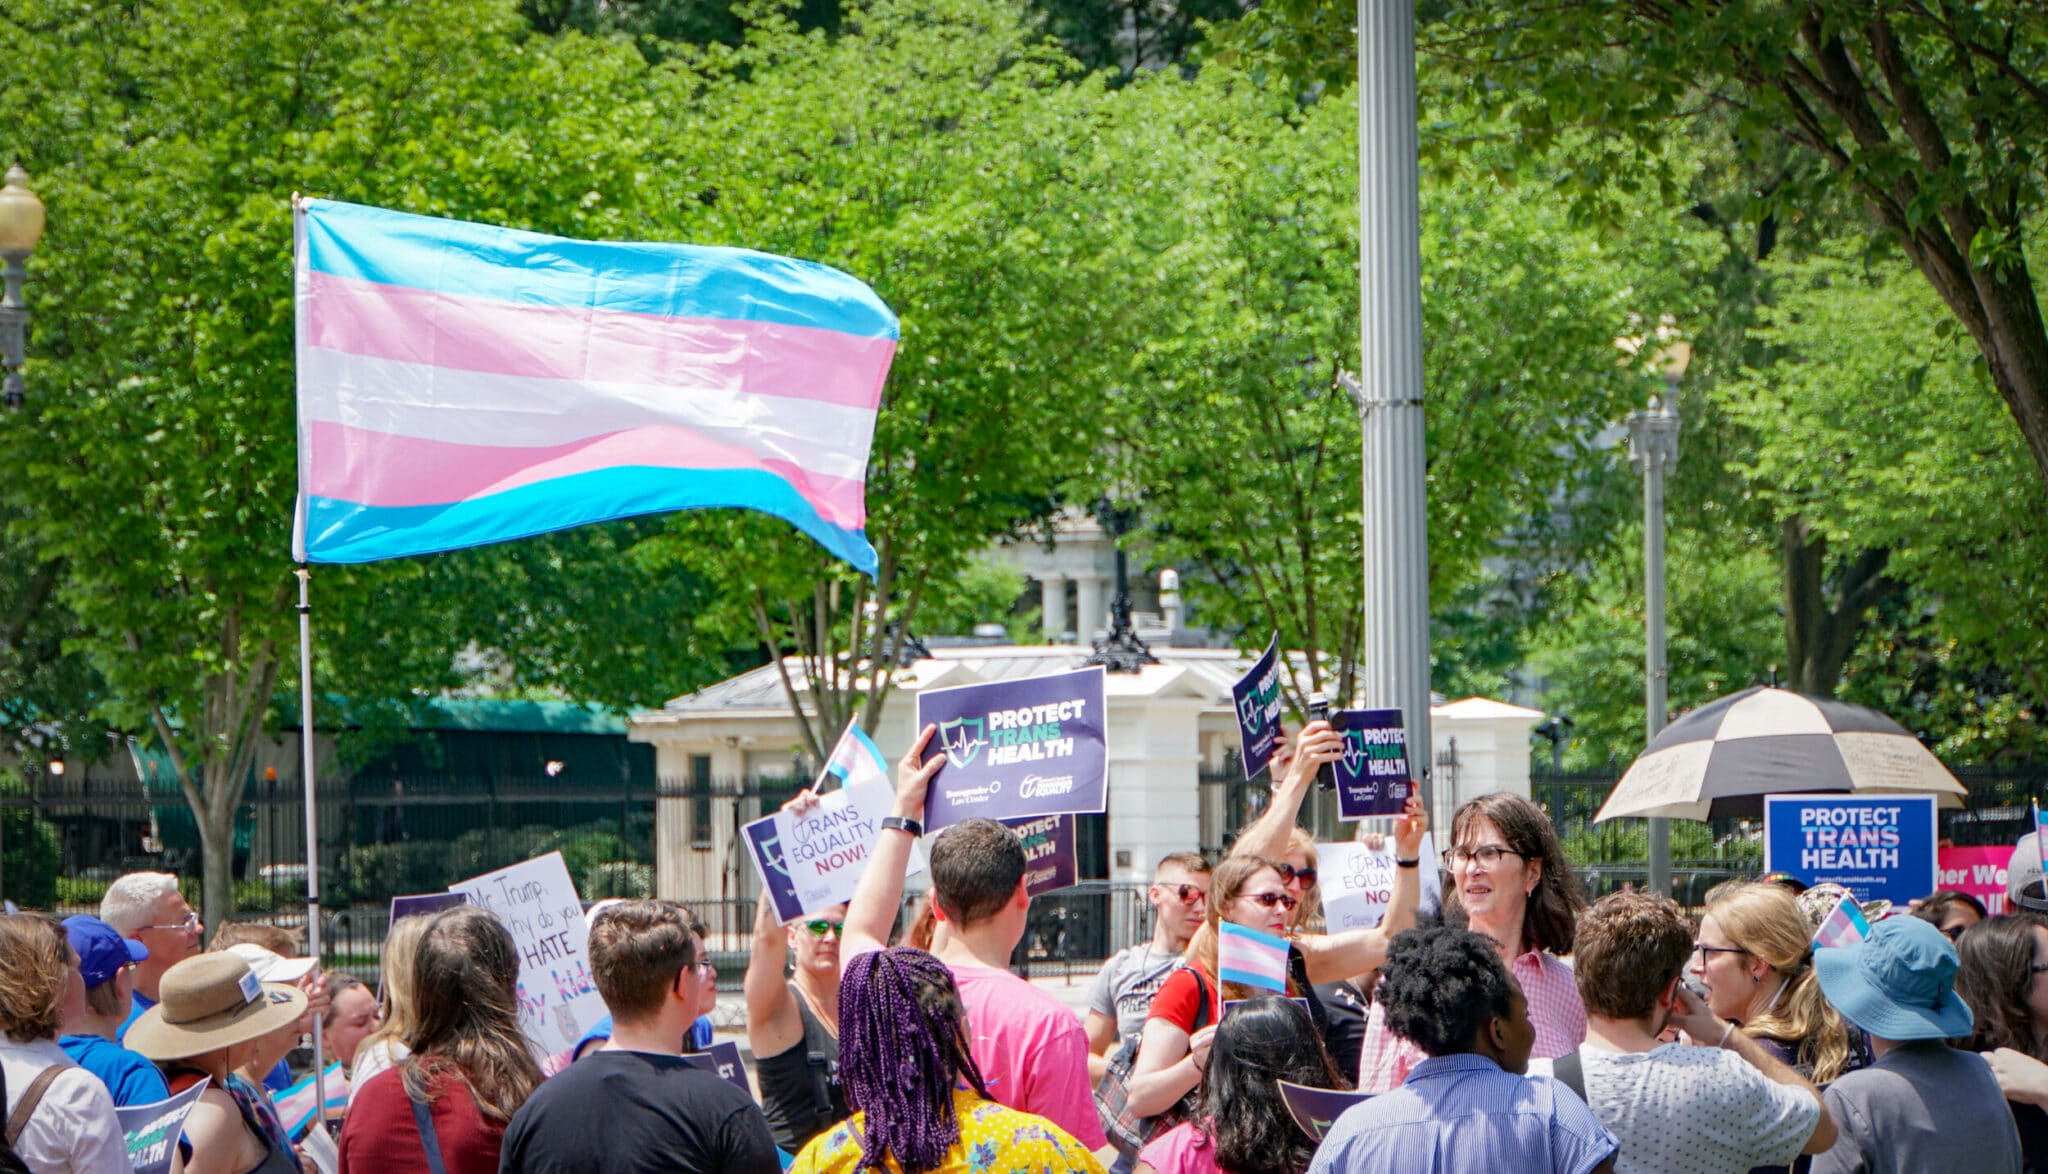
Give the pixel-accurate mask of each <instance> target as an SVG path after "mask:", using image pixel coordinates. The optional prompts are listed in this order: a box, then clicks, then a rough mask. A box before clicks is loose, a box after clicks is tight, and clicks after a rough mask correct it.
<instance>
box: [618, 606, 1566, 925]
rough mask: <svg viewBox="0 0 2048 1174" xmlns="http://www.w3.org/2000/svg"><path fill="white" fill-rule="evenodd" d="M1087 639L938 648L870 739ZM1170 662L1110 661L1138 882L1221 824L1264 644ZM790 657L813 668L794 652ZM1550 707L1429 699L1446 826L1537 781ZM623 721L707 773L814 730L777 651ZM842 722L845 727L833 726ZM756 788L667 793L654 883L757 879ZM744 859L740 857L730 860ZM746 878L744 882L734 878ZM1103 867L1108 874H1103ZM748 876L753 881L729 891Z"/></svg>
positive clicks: (903, 738) (1113, 750)
mask: <svg viewBox="0 0 2048 1174" xmlns="http://www.w3.org/2000/svg"><path fill="white" fill-rule="evenodd" d="M1089 652H1090V649H1089V648H1087V647H1084V646H1080V645H1075V644H1054V645H1044V646H1016V645H1001V646H974V647H957V648H939V649H934V650H933V652H932V656H931V657H930V658H929V659H925V660H919V661H916V662H914V663H913V664H911V665H910V666H908V667H907V668H905V669H903V670H902V671H901V672H900V673H899V674H898V675H897V677H896V684H895V690H894V693H893V695H892V696H891V698H890V700H889V703H888V705H887V706H886V708H885V709H884V710H883V714H882V721H881V724H880V726H879V728H877V729H876V730H875V743H876V745H877V746H878V747H879V748H880V749H881V751H882V753H883V754H884V756H886V757H887V758H888V759H889V760H890V761H891V762H892V763H893V762H894V761H895V760H896V759H897V758H900V757H901V756H902V755H903V753H904V751H905V750H906V749H908V747H909V745H910V741H911V738H912V737H913V735H914V734H915V733H916V731H915V729H914V728H913V723H914V721H915V719H916V713H917V704H916V698H915V694H916V693H917V691H918V690H920V689H928V688H944V687H949V686H954V685H966V684H973V683H977V682H984V681H999V680H1014V679H1021V678H1025V677H1035V676H1041V675H1044V674H1047V673H1054V672H1061V671H1065V670H1067V669H1072V668H1076V667H1079V666H1080V665H1081V663H1082V662H1083V661H1085V660H1087V658H1088V656H1089ZM1153 652H1154V654H1155V655H1156V656H1158V658H1159V659H1160V661H1161V662H1162V663H1160V664H1157V665H1153V666H1149V667H1147V668H1146V669H1145V670H1144V671H1143V672H1140V673H1111V674H1109V675H1108V680H1107V682H1106V686H1105V687H1106V691H1107V696H1106V700H1107V704H1108V718H1109V776H1110V777H1109V811H1108V812H1107V817H1108V818H1107V839H1108V856H1107V861H1108V876H1107V878H1106V879H1109V880H1113V881H1123V882H1134V881H1145V880H1149V879H1150V878H1151V870H1152V866H1153V864H1154V863H1155V862H1156V861H1157V860H1158V859H1159V857H1161V856H1163V855H1165V854H1166V853H1168V852H1175V851H1184V850H1187V849H1191V848H1195V847H1197V846H1199V845H1201V844H1204V843H1216V842H1218V841H1219V839H1220V833H1221V830H1222V829H1221V824H1222V821H1223V819H1224V812H1223V803H1224V801H1225V794H1224V792H1223V790H1222V789H1221V788H1214V787H1211V788H1207V789H1205V788H1203V787H1202V786H1201V785H1200V783H1199V778H1200V776H1201V774H1202V773H1203V771H1204V769H1205V768H1206V769H1208V770H1210V771H1212V772H1221V771H1223V770H1225V769H1227V768H1229V767H1231V766H1232V765H1234V764H1235V763H1236V762H1237V754H1238V736H1237V722H1236V718H1235V716H1234V712H1233V706H1232V704H1231V696H1230V687H1231V684H1232V683H1233V682H1234V681H1236V680H1237V679H1238V678H1239V677H1241V676H1243V675H1244V673H1245V672H1246V671H1247V670H1248V669H1249V668H1250V667H1251V662H1252V660H1253V659H1255V658H1256V653H1253V654H1246V653H1243V652H1239V651H1235V650H1230V649H1207V648H1171V647H1154V648H1153ZM788 668H789V671H790V672H791V673H792V676H793V678H794V679H797V680H801V679H802V668H801V666H800V665H798V664H796V663H795V662H794V661H792V662H791V663H790V664H789V666H788ZM1542 719H1543V714H1542V713H1540V712H1538V711H1536V710H1532V709H1523V708H1521V707H1519V706H1513V705H1505V704H1502V703H1500V702H1496V701H1488V700H1485V699H1483V698H1469V699H1467V700H1464V701H1459V702H1455V703H1452V704H1449V705H1440V706H1436V707H1434V708H1433V709H1432V711H1431V729H1432V731H1433V740H1434V742H1435V746H1434V747H1433V748H1432V749H1433V753H1432V755H1431V758H1432V761H1443V759H1444V757H1445V755H1447V754H1448V753H1449V752H1450V751H1451V750H1452V747H1453V746H1455V748H1456V751H1455V757H1456V759H1457V764H1458V765H1457V766H1456V767H1455V768H1454V769H1449V770H1445V771H1442V772H1440V775H1442V776H1449V779H1448V781H1449V782H1450V786H1449V787H1447V788H1446V787H1439V788H1438V790H1439V791H1442V792H1444V793H1442V794H1439V795H1438V796H1437V797H1436V804H1435V809H1434V814H1433V819H1434V820H1435V822H1436V823H1437V824H1438V825H1439V826H1441V825H1442V824H1443V822H1444V821H1445V820H1447V819H1448V817H1449V813H1450V812H1451V811H1452V810H1454V809H1455V807H1456V805H1457V804H1458V803H1460V802H1462V801H1464V800H1465V799H1467V798H1470V797H1471V796H1473V795H1480V794H1485V793H1487V792H1490V791H1499V790H1507V791H1514V792H1517V793H1519V794H1523V795H1526V794H1528V793H1529V731H1530V730H1531V728H1533V727H1534V726H1535V725H1536V723H1537V722H1539V721H1541V720H1542ZM627 736H628V737H629V738H630V739H631V740H633V741H636V742H645V743H649V744H651V745H653V746H654V748H655V755H656V760H655V771H656V774H657V775H658V776H659V777H661V778H664V779H687V780H691V781H692V782H693V783H696V784H700V785H709V784H711V783H714V782H724V781H728V780H754V779H759V778H762V777H764V776H766V777H782V776H786V775H787V774H788V773H789V771H790V766H791V761H792V758H793V757H794V756H795V752H796V750H797V748H798V747H800V746H801V745H802V742H803V737H802V734H801V733H800V731H799V730H798V728H797V724H796V720H795V718H794V717H793V716H792V714H791V713H790V710H789V705H788V701H787V699H786V697H785V694H784V693H783V686H782V681H781V677H780V674H779V673H778V672H777V669H776V667H775V666H773V665H767V666H763V667H761V668H758V669H754V670H752V671H750V672H746V673H742V674H740V675H739V676H736V677H733V678H731V679H729V680H726V681H722V682H720V683H719V684H716V685H713V686H711V687H709V688H706V689H703V690H700V691H698V692H696V693H692V694H689V695H687V696H683V697H678V698H676V699H675V700H673V701H670V702H669V703H667V704H666V705H664V706H663V707H662V708H661V709H659V710H650V711H644V712H640V713H636V714H634V715H633V717H632V719H631V721H630V723H629V726H628V731H627ZM832 736H836V731H835V732H833V734H831V735H827V737H832ZM760 808H761V800H759V799H758V798H752V799H742V798H740V797H738V796H735V797H734V798H733V799H731V800H713V799H694V798H663V799H659V800H657V802H656V810H655V846H654V848H655V851H654V855H655V861H656V864H655V889H656V893H657V894H658V895H660V896H664V897H674V898H678V899H682V898H684V897H686V896H689V897H697V898H702V897H706V896H710V895H712V894H717V895H719V896H721V897H750V896H752V895H753V894H754V891H755V888H756V885H757V882H756V881H755V879H754V877H753V874H752V870H751V869H750V868H748V867H747V866H746V865H745V863H744V859H745V858H744V856H743V854H742V850H741V849H740V848H739V845H738V833H737V829H738V827H739V825H740V824H742V823H745V822H747V821H749V820H752V819H755V818H758V817H759V816H761V815H762V814H765V812H763V811H761V810H760ZM735 865H737V867H735ZM736 876H737V877H740V878H743V880H742V881H739V882H736V881H734V880H733V879H732V878H734V877H736ZM1098 879H1102V878H1098ZM736 884H744V886H745V890H746V891H744V892H737V891H725V890H728V889H730V888H732V887H734V886H735V885H736Z"/></svg>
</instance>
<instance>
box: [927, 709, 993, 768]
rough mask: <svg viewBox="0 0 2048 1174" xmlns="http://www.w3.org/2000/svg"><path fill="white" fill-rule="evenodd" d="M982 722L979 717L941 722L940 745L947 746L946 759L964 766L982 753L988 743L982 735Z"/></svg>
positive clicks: (956, 764) (955, 764)
mask: <svg viewBox="0 0 2048 1174" xmlns="http://www.w3.org/2000/svg"><path fill="white" fill-rule="evenodd" d="M981 723H982V719H981V718H978V717H962V718H955V719H953V720H952V721H949V722H940V723H939V745H940V746H942V747H944V748H945V751H946V761H948V762H950V763H952V764H953V765H954V766H961V767H964V766H968V765H970V764H972V763H973V762H974V760H975V759H976V758H977V757H979V756H980V755H981V748H982V747H983V746H986V745H988V743H987V742H986V741H984V740H983V739H982V736H981V728H982V727H981Z"/></svg>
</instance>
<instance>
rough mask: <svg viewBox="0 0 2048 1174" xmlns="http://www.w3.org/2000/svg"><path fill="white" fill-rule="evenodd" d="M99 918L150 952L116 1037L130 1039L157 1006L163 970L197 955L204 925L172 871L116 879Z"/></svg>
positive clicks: (138, 972) (102, 900)
mask: <svg viewBox="0 0 2048 1174" xmlns="http://www.w3.org/2000/svg"><path fill="white" fill-rule="evenodd" d="M100 920H101V921H104V922H106V923H107V924H108V925H111V926H113V927H114V932H115V933H118V934H120V935H121V936H122V937H124V938H134V939H135V940H136V941H138V942H141V943H142V945H143V947H144V948H146V949H147V950H148V951H149V957H148V958H146V959H144V960H143V961H141V962H138V963H136V965H135V994H134V999H133V1002H134V1008H133V1009H132V1010H131V1011H130V1012H129V1014H128V1018H127V1019H126V1020H124V1021H123V1022H122V1024H121V1028H120V1030H119V1031H118V1032H117V1033H115V1036H114V1038H115V1040H116V1042H118V1041H120V1040H121V1039H122V1038H124V1037H126V1036H127V1034H128V1026H129V1024H132V1023H134V1022H135V1021H136V1020H137V1019H140V1018H142V1013H143V1012H144V1011H147V1010H149V1009H150V1008H151V1007H154V1006H156V1000H157V984H158V983H160V982H162V981H163V977H164V971H166V970H169V969H170V968H171V967H173V966H175V965H177V964H178V963H180V962H183V961H184V960H185V959H187V958H190V957H191V956H192V955H194V954H197V953H198V952H199V942H200V939H201V938H202V937H203V936H204V935H205V932H206V925H205V923H204V922H202V921H200V920H199V915H198V914H197V913H194V912H193V911H192V906H190V905H188V904H186V903H185V897H184V895H183V894H182V893H180V892H178V878H177V877H175V876H173V875H171V874H170V873H168V872H131V873H129V874H127V875H126V876H122V877H118V878H116V879H115V881H114V883H113V884H111V885H108V886H107V892H106V895H105V896H103V897H101V898H100Z"/></svg>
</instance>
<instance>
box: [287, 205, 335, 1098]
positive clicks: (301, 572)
mask: <svg viewBox="0 0 2048 1174" xmlns="http://www.w3.org/2000/svg"><path fill="white" fill-rule="evenodd" d="M305 217H306V209H305V204H304V202H303V201H301V200H300V199H299V194H298V193H297V192H293V193H292V270H293V283H294V284H295V285H296V284H297V271H298V267H299V255H300V253H302V252H303V251H304V248H305V239H306V231H305ZM301 451H303V446H301ZM301 501H302V502H303V498H302V499H301ZM293 537H294V539H295V541H294V545H297V542H296V539H297V538H298V534H297V527H296V525H295V526H294V534H293ZM303 558H304V556H303V555H301V560H302V561H300V563H299V566H298V569H297V570H296V571H294V572H293V574H295V575H297V576H298V579H299V777H300V778H301V779H302V780H303V781H304V783H305V787H306V952H307V953H308V954H310V955H312V958H313V968H314V970H315V972H316V973H321V974H324V973H325V966H324V964H323V963H322V962H321V957H320V793H319V787H318V785H317V780H316V777H315V775H314V773H313V605H312V603H311V602H309V600H308V596H309V592H310V586H309V585H310V584H311V582H312V579H313V572H312V571H310V570H308V569H307V568H306V564H305V562H304V561H303ZM320 1019H321V1016H318V1015H315V1016H313V1123H312V1125H311V1126H309V1127H308V1128H311V1129H325V1128H327V1052H326V1050H325V1049H324V1048H322V1047H321V1039H320V1035H321V1032H320Z"/></svg>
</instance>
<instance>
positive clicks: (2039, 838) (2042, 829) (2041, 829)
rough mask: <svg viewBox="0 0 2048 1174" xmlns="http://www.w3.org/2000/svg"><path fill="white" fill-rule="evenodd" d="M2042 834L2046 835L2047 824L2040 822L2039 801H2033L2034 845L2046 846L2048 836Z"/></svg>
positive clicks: (2047, 831)
mask: <svg viewBox="0 0 2048 1174" xmlns="http://www.w3.org/2000/svg"><path fill="white" fill-rule="evenodd" d="M2044 833H2048V823H2043V822H2042V820H2041V801H2040V800H2039V799H2036V800H2034V843H2035V844H2036V845H2043V846H2048V834H2044Z"/></svg>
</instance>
